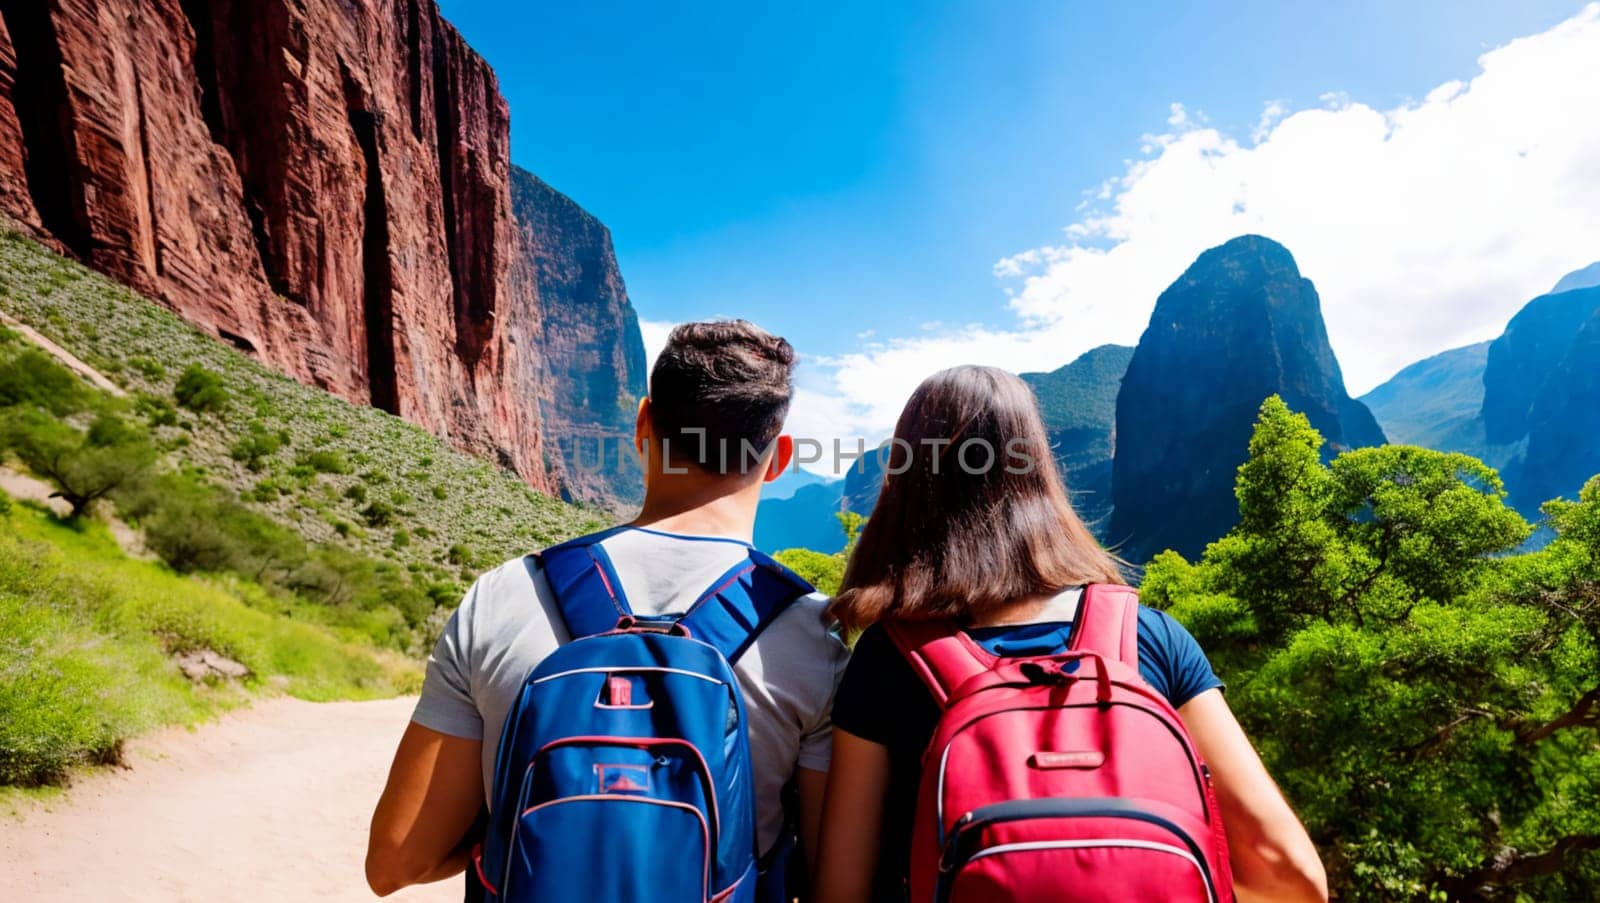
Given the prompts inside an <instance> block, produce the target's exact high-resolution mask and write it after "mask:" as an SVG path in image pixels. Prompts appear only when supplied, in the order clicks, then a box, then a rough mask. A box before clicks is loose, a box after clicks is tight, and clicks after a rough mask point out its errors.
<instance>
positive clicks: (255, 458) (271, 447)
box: [228, 422, 282, 473]
mask: <svg viewBox="0 0 1600 903" xmlns="http://www.w3.org/2000/svg"><path fill="white" fill-rule="evenodd" d="M281 444H282V443H281V442H280V441H279V439H278V437H277V435H276V434H274V433H269V432H267V431H266V428H265V427H263V426H262V425H261V424H260V423H259V422H258V423H253V424H251V428H250V432H249V433H248V434H247V435H245V436H243V437H241V438H240V439H239V440H238V441H237V442H235V443H233V445H232V446H231V447H230V448H229V449H228V456H229V457H231V458H233V460H235V461H238V462H239V463H241V464H243V465H244V466H245V467H246V468H248V469H249V470H250V471H251V472H252V473H258V472H260V470H261V468H262V467H264V466H266V460H267V459H268V458H270V457H272V456H273V455H275V454H277V452H278V448H279V446H280V445H281Z"/></svg>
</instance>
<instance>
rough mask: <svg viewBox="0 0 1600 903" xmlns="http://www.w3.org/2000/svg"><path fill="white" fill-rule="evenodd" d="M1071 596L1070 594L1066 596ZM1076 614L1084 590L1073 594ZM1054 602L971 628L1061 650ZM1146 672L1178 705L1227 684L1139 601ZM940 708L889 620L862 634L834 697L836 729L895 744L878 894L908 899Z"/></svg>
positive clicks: (1179, 630) (1033, 648) (1005, 644)
mask: <svg viewBox="0 0 1600 903" xmlns="http://www.w3.org/2000/svg"><path fill="white" fill-rule="evenodd" d="M1065 595H1066V594H1063V596H1065ZM1058 599H1060V600H1061V601H1063V602H1070V605H1071V606H1072V607H1071V608H1066V609H1065V610H1066V611H1067V612H1068V613H1069V615H1068V616H1069V617H1070V612H1073V611H1074V610H1075V609H1076V606H1077V598H1076V596H1074V597H1072V598H1071V599H1070V600H1069V599H1065V598H1062V597H1058ZM1061 610H1062V609H1061V606H1058V605H1052V606H1050V607H1049V608H1047V610H1046V612H1045V613H1044V617H1045V618H1046V620H1042V621H1039V622H1037V623H1032V624H1007V625H1004V626H1000V627H980V628H975V629H972V630H968V631H967V634H968V635H969V636H971V637H972V638H973V639H974V640H976V641H977V642H978V644H979V645H980V646H983V647H984V648H985V649H987V650H989V651H990V652H993V653H996V654H998V655H1007V656H1030V655H1053V654H1056V653H1059V652H1063V651H1065V650H1066V648H1067V644H1068V641H1069V640H1070V639H1071V635H1072V622H1071V621H1070V620H1061V619H1060V617H1061V614H1060V613H1061ZM1139 676H1140V677H1143V678H1144V680H1145V682H1146V683H1148V684H1150V686H1151V687H1152V688H1154V689H1155V690H1156V692H1158V693H1160V694H1161V695H1162V696H1164V697H1166V700H1167V701H1168V702H1170V703H1172V706H1173V708H1177V707H1179V706H1182V705H1183V704H1184V703H1186V702H1188V701H1189V700H1191V699H1193V698H1195V697H1196V696H1198V695H1200V694H1201V693H1204V692H1205V691H1207V690H1211V689H1218V688H1221V687H1222V681H1221V680H1220V679H1218V677H1217V675H1216V673H1215V672H1214V671H1212V670H1211V663H1210V661H1208V660H1207V659H1206V654H1205V652H1204V651H1203V650H1202V649H1201V648H1200V644H1199V643H1198V642H1196V641H1195V638H1194V637H1193V636H1191V635H1190V634H1189V631H1187V630H1185V629H1184V627H1183V625H1182V624H1179V623H1178V622H1177V621H1175V620H1173V618H1172V616H1170V615H1168V614H1167V613H1166V612H1161V611H1156V610H1155V609H1152V608H1146V607H1144V606H1142V605H1141V606H1139ZM939 714H940V712H939V706H938V703H936V702H934V700H933V696H931V695H930V694H929V693H928V689H927V687H925V686H924V685H923V683H922V680H921V678H919V677H917V674H916V672H915V671H913V670H912V668H911V664H910V663H909V662H907V661H906V660H905V657H904V656H902V655H901V654H900V650H899V649H896V648H895V645H894V640H892V639H890V638H889V634H888V632H887V631H885V630H884V629H883V627H882V626H881V625H873V626H872V627H869V628H867V630H866V631H865V632H864V633H862V634H861V639H860V640H859V641H858V642H857V643H856V646H855V650H854V652H853V653H852V654H851V656H850V664H849V665H848V666H847V667H846V668H845V672H844V679H843V681H841V682H840V684H839V692H838V694H837V695H836V696H835V697H834V701H833V724H834V727H837V728H839V729H840V730H843V731H846V732H848V733H851V734H854V735H855V736H857V737H860V738H862V739H864V740H871V741H872V742H874V743H878V744H881V745H883V746H886V747H888V748H889V791H888V795H887V797H886V798H885V800H884V819H883V834H882V846H881V847H880V849H879V855H878V868H877V874H876V877H875V879H874V886H873V899H874V900H903V899H905V876H906V874H907V872H908V871H909V868H910V857H911V822H912V818H913V816H914V814H915V812H916V806H917V785H918V783H919V781H920V780H921V778H922V753H923V750H924V749H926V748H927V746H928V743H929V741H931V740H932V739H933V732H934V729H935V728H936V727H937V726H938V723H939Z"/></svg>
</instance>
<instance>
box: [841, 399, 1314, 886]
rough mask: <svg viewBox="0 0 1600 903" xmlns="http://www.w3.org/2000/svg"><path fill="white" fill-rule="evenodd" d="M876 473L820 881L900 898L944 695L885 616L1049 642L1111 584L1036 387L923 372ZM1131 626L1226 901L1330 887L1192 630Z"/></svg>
mask: <svg viewBox="0 0 1600 903" xmlns="http://www.w3.org/2000/svg"><path fill="white" fill-rule="evenodd" d="M886 470H887V472H888V475H887V476H886V478H885V481H884V485H883V492H882V494H881V495H880V496H879V499H878V504H877V508H876V509H875V510H874V512H873V515H872V517H871V519H870V520H868V521H867V525H866V528H865V530H864V531H863V532H862V535H861V538H860V541H859V543H858V544H857V546H856V549H855V552H854V554H853V555H852V556H851V558H850V562H849V565H848V566H847V568H846V570H845V576H844V582H843V585H842V587H841V590H840V592H839V595H838V596H837V598H836V599H835V600H834V602H833V606H832V612H833V614H834V615H835V616H836V617H838V618H839V620H840V621H841V623H843V624H844V625H845V626H846V627H847V628H850V629H852V630H861V629H863V628H865V632H864V633H862V634H861V636H860V641H859V642H858V643H857V645H856V647H855V653H854V655H853V657H852V659H851V661H850V665H849V668H848V669H847V670H846V672H845V676H844V680H843V682H842V684H841V685H840V687H839V691H838V695H837V697H836V699H835V702H834V710H833V719H834V734H833V737H834V739H833V765H832V768H831V769H830V771H829V778H828V789H827V795H826V801H825V803H824V814H823V825H822V841H821V850H820V855H819V860H818V864H817V876H816V881H815V887H816V890H817V897H818V899H820V900H822V901H826V903H850V901H865V900H899V899H904V898H905V896H906V890H905V888H906V876H907V873H908V866H909V861H910V860H909V850H910V843H911V836H912V822H913V818H912V816H913V811H914V809H915V805H916V794H917V787H918V781H919V779H920V771H921V762H920V759H921V756H922V752H923V750H924V748H925V747H926V746H927V745H928V743H929V741H930V739H931V737H932V735H933V732H934V729H935V725H936V724H937V722H938V719H939V707H938V705H937V704H936V703H935V702H934V700H933V698H932V696H931V695H930V694H929V692H928V690H927V689H926V688H925V687H924V686H923V684H922V683H921V681H920V680H919V678H918V677H917V676H916V674H915V673H914V672H913V670H912V668H911V666H910V664H909V663H907V662H906V661H905V659H904V658H902V656H901V654H900V652H899V651H898V650H897V649H896V647H895V645H894V643H893V642H892V641H891V639H890V637H889V636H888V634H887V633H886V631H885V630H884V628H883V626H882V624H881V623H880V622H882V621H885V620H888V619H898V618H905V619H920V618H953V619H956V620H957V621H958V622H959V623H961V624H962V625H963V626H964V628H965V630H966V631H967V633H968V634H969V635H970V636H971V637H972V638H973V639H975V640H977V641H978V642H979V643H980V644H981V645H984V646H986V647H988V648H989V650H990V651H991V652H998V653H1001V654H1009V655H1048V654H1053V653H1056V652H1059V651H1061V649H1062V647H1064V645H1065V639H1066V636H1067V634H1068V631H1069V630H1070V629H1071V625H1070V623H1068V622H1070V620H1071V619H1072V617H1073V616H1074V612H1075V610H1076V604H1077V600H1078V597H1079V589H1078V588H1080V587H1081V586H1082V585H1083V584H1086V583H1121V582H1123V581H1122V579H1121V577H1120V575H1119V572H1118V570H1117V563H1116V561H1115V559H1113V558H1112V557H1111V556H1110V555H1108V554H1107V553H1106V552H1105V551H1104V550H1102V549H1101V548H1100V546H1099V545H1098V544H1097V543H1096V542H1095V539H1094V537H1093V536H1091V535H1090V533H1089V531H1088V530H1087V529H1086V528H1085V527H1084V525H1083V522H1082V521H1080V520H1079V519H1078V516H1077V515H1076V514H1075V513H1073V510H1072V506H1071V505H1070V503H1069V502H1068V501H1067V495H1066V489H1065V487H1064V486H1063V485H1062V482H1061V478H1060V476H1059V475H1058V474H1057V472H1056V468H1055V463H1054V461H1053V460H1052V458H1051V455H1050V453H1049V440H1048V439H1047V437H1046V435H1045V431H1044V425H1043V423H1042V422H1041V421H1040V419H1039V412H1038V409H1037V407H1036V405H1035V403H1034V399H1033V395H1032V394H1031V393H1030V392H1029V390H1028V388H1027V386H1026V385H1025V384H1024V383H1023V382H1022V381H1021V380H1020V379H1018V378H1017V377H1015V376H1012V375H1011V374H1009V373H1006V372H1004V371H1002V370H997V369H994V368H991V367H956V368H953V369H950V370H945V371H943V372H941V373H937V374H935V375H933V376H932V377H929V378H928V379H927V380H926V381H924V382H923V383H922V385H921V386H919V387H918V388H917V390H916V392H915V393H914V394H913V395H912V396H911V400H910V401H909V402H907V404H906V408H905V410H904V411H903V412H902V413H901V415H900V422H899V424H898V425H897V427H896V429H895V440H894V442H893V445H892V446H891V455H890V459H889V461H888V466H887V468H886ZM1174 516H1181V513H1180V512H1174ZM1138 640H1139V643H1138V645H1139V665H1140V668H1139V670H1140V674H1141V676H1142V677H1143V678H1144V679H1145V681H1146V682H1148V683H1149V684H1151V685H1152V687H1154V688H1155V689H1156V690H1157V691H1158V692H1160V693H1161V694H1162V695H1163V696H1165V697H1166V698H1167V700H1168V701H1169V702H1171V703H1172V704H1173V707H1174V708H1176V709H1177V711H1178V713H1179V716H1180V717H1181V718H1182V720H1183V723H1184V725H1185V727H1186V728H1187V729H1188V731H1189V733H1190V735H1191V737H1192V739H1193V741H1194V743H1195V745H1196V747H1197V748H1198V749H1199V751H1200V754H1201V757H1202V758H1203V759H1204V760H1205V761H1206V762H1207V763H1208V764H1209V766H1210V768H1211V770H1212V774H1213V778H1214V780H1215V782H1216V787H1217V794H1218V804H1219V806H1220V808H1221V811H1222V816H1223V818H1222V820H1223V824H1224V825H1225V826H1226V828H1227V833H1228V840H1229V850H1230V860H1231V863H1232V868H1233V872H1234V886H1235V892H1236V894H1237V897H1238V899H1240V900H1241V901H1252V900H1326V899H1327V896H1328V891H1327V879H1326V877H1325V875H1324V872H1323V868H1322V863H1321V861H1320V860H1319V859H1318V857H1317V852H1316V848H1315V847H1314V846H1312V844H1311V841H1310V838H1309V837H1307V835H1306V832H1305V829H1304V828H1303V827H1302V826H1301V824H1300V822H1299V820H1298V819H1297V818H1296V817H1295V815H1294V813H1293V812H1292V811H1291V810H1290V809H1289V806H1288V804H1287V803H1286V802H1285V801H1284V799H1283V796H1282V795H1281V794H1280V793H1279V792H1278V789H1277V787H1276V785H1274V784H1273V782H1272V779H1271V778H1270V777H1269V776H1268V775H1267V772H1266V769H1265V768H1264V767H1263V766H1262V764H1261V760H1260V758H1258V757H1257V755H1256V753H1255V750H1254V749H1252V748H1251V746H1250V742H1249V740H1247V739H1246V738H1245V735H1244V733H1243V731H1242V730H1241V729H1240V727H1239V724H1238V722H1237V721H1235V720H1234V717H1233V714H1232V712H1230V711H1229V709H1228V705H1227V703H1226V702H1225V701H1224V700H1223V698H1222V693H1221V688H1222V682H1221V681H1220V680H1218V679H1217V677H1216V675H1215V674H1213V673H1212V671H1211V666H1210V664H1209V663H1208V662H1207V661H1206V658H1205V654H1204V653H1203V652H1202V651H1201V650H1200V648H1199V646H1198V644H1197V643H1196V642H1195V641H1194V639H1193V638H1192V637H1191V636H1190V635H1189V634H1188V632H1187V631H1185V630H1184V629H1183V627H1182V626H1180V625H1179V624H1178V623H1177V622H1176V621H1174V620H1172V619H1171V618H1170V617H1169V616H1167V615H1166V614H1164V613H1161V612H1157V611H1154V610H1148V609H1144V608H1143V607H1141V608H1140V615H1139V620H1138Z"/></svg>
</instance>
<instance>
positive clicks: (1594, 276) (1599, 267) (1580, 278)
mask: <svg viewBox="0 0 1600 903" xmlns="http://www.w3.org/2000/svg"><path fill="white" fill-rule="evenodd" d="M1597 285H1600V260H1597V261H1595V262H1594V263H1591V264H1589V265H1588V266H1586V267H1584V268H1583V269H1581V270H1574V271H1572V272H1570V273H1568V274H1567V275H1565V276H1562V277H1561V281H1560V282H1557V283H1556V287H1555V288H1553V289H1551V290H1550V294H1552V295H1559V294H1561V293H1562V292H1571V291H1576V290H1578V289H1580V288H1594V287H1595V286H1597Z"/></svg>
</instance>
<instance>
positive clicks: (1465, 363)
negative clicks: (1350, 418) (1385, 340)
mask: <svg viewBox="0 0 1600 903" xmlns="http://www.w3.org/2000/svg"><path fill="white" fill-rule="evenodd" d="M1488 361H1489V343H1488V342H1479V343H1477V344H1476V345H1467V346H1464V347H1461V348H1452V349H1450V350H1449V351H1441V352H1440V353H1438V354H1436V355H1434V356H1433V357H1429V358H1425V359H1423V360H1420V361H1417V362H1416V363H1415V364H1412V365H1410V366H1408V367H1406V368H1405V369H1403V370H1401V371H1400V372H1399V373H1396V374H1395V375H1394V376H1392V377H1390V378H1389V380H1388V381H1387V382H1385V383H1384V384H1383V385H1380V386H1378V387H1377V388H1375V389H1373V390H1372V391H1370V392H1368V393H1367V394H1365V395H1363V396H1361V402H1362V403H1363V404H1365V405H1366V406H1367V408H1368V409H1369V410H1371V411H1372V414H1373V416H1374V417H1377V418H1378V423H1379V425H1381V426H1382V427H1383V431H1384V433H1385V434H1387V435H1388V437H1389V441H1390V442H1396V443H1402V444H1406V445H1420V446H1423V447H1424V448H1439V449H1446V448H1447V449H1450V450H1452V451H1464V452H1468V453H1469V454H1472V455H1474V456H1476V457H1480V458H1481V457H1483V456H1484V452H1485V451H1486V450H1487V447H1488V443H1487V441H1486V440H1485V438H1484V435H1483V421H1482V418H1481V412H1482V410H1483V372H1484V369H1485V368H1486V367H1487V366H1488Z"/></svg>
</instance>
